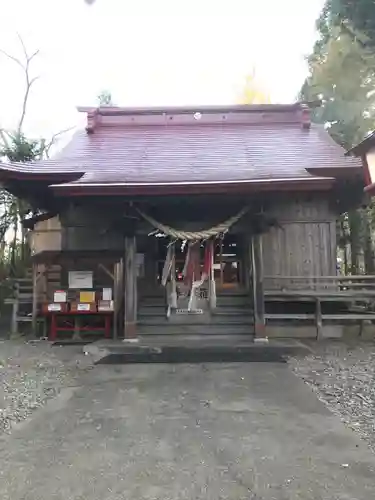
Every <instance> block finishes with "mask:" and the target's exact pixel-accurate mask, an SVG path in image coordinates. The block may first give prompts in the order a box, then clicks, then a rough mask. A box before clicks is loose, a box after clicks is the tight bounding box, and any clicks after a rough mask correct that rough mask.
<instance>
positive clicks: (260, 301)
mask: <svg viewBox="0 0 375 500" xmlns="http://www.w3.org/2000/svg"><path fill="white" fill-rule="evenodd" d="M251 262H252V271H253V279H252V285H253V300H254V329H255V340H258V341H265V340H266V339H267V336H266V324H265V304H264V285H263V249H262V235H261V234H254V235H253V236H252V238H251Z"/></svg>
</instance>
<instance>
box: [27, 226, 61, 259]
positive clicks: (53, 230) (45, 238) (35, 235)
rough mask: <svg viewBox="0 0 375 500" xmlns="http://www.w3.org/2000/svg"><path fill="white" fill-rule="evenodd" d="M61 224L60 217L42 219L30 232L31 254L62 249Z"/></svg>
mask: <svg viewBox="0 0 375 500" xmlns="http://www.w3.org/2000/svg"><path fill="white" fill-rule="evenodd" d="M61 234H62V233H61V224H60V219H59V218H58V217H53V218H52V219H49V220H45V221H40V222H37V223H36V224H35V227H34V230H33V231H30V232H29V233H28V238H29V245H30V250H31V254H32V255H35V254H37V253H40V252H46V251H47V252H48V251H60V250H61V239H62V238H61Z"/></svg>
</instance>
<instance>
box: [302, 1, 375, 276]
mask: <svg viewBox="0 0 375 500" xmlns="http://www.w3.org/2000/svg"><path fill="white" fill-rule="evenodd" d="M339 7H340V1H338V0H328V1H327V2H326V5H325V7H324V9H323V11H322V13H321V16H320V18H319V19H318V21H317V28H318V32H319V38H318V40H317V42H316V44H315V46H314V50H313V53H312V54H311V55H310V56H309V58H308V63H309V70H310V74H309V76H308V78H307V79H306V81H305V83H304V85H303V87H302V89H301V96H300V97H301V99H305V100H308V101H311V100H316V99H320V100H321V102H322V106H321V107H320V108H316V109H314V111H313V120H314V121H315V122H317V123H321V124H324V125H325V126H326V127H327V128H328V130H329V132H330V134H331V135H332V137H333V138H334V139H335V140H336V142H338V143H339V144H341V145H343V146H344V147H345V148H350V147H352V146H353V145H354V144H355V143H357V142H359V141H360V140H361V139H362V138H363V137H364V136H365V135H366V134H367V133H368V132H369V131H370V130H372V129H373V128H374V124H375V116H374V109H375V108H374V104H375V101H374V99H375V93H374V92H373V89H374V88H375V87H374V83H375V75H374V70H373V68H374V67H375V65H374V60H375V57H374V56H373V54H371V52H370V51H369V50H368V49H367V48H366V47H364V45H363V43H362V42H361V40H359V39H357V38H356V37H354V36H353V31H352V30H348V29H347V26H346V25H347V21H345V20H344V14H345V12H344V11H343V12H341V11H340V10H339ZM348 196H349V195H348ZM374 220H375V219H374V218H373V209H372V207H370V208H369V209H368V210H354V211H350V212H349V213H347V214H344V215H343V216H342V219H341V221H340V224H339V225H338V228H339V239H338V240H339V242H340V243H341V245H342V247H343V248H344V249H345V250H346V249H347V247H348V245H349V246H350V250H351V252H350V254H351V258H350V260H351V263H350V265H349V266H348V267H350V270H351V271H352V272H353V273H355V272H358V271H359V269H360V267H361V266H360V254H361V253H362V251H363V253H364V261H365V267H366V271H367V272H375V252H374V249H373V247H374V245H373V242H372V239H373V237H372V233H373V227H374ZM344 260H348V259H346V258H344Z"/></svg>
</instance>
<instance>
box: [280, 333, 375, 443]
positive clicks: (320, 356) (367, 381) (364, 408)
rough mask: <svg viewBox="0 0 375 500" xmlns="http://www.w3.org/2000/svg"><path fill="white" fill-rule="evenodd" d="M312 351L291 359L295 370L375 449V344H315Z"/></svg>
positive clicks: (322, 399) (291, 364) (333, 410)
mask: <svg viewBox="0 0 375 500" xmlns="http://www.w3.org/2000/svg"><path fill="white" fill-rule="evenodd" d="M309 347H310V348H311V350H312V353H311V354H309V355H307V356H305V357H294V358H290V359H289V364H290V366H291V368H292V369H293V371H294V373H295V374H296V375H297V376H298V377H300V378H302V379H303V380H304V381H305V383H306V384H308V385H309V386H310V387H312V389H313V390H314V392H315V393H316V394H317V396H318V398H319V399H320V400H321V401H323V402H324V403H325V404H326V405H327V407H328V408H329V409H330V410H331V411H332V412H333V413H335V414H336V415H338V416H339V417H340V418H341V420H342V421H343V422H345V424H346V425H347V426H348V427H350V428H351V429H353V430H354V431H356V432H358V433H359V435H360V436H361V437H362V438H363V439H364V440H366V441H367V442H368V444H369V446H370V448H371V449H372V451H375V344H374V343H365V342H361V343H357V344H356V345H350V344H346V343H344V342H341V341H331V342H328V341H327V342H322V343H319V344H317V343H311V344H310V346H309Z"/></svg>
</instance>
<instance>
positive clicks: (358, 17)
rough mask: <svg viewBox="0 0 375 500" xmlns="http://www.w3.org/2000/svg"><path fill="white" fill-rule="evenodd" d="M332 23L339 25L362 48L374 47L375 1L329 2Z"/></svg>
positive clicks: (334, 0) (333, 0)
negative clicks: (359, 43) (360, 43)
mask: <svg viewBox="0 0 375 500" xmlns="http://www.w3.org/2000/svg"><path fill="white" fill-rule="evenodd" d="M328 3H329V7H330V12H331V15H332V22H334V23H335V24H337V25H341V26H342V27H343V28H345V29H346V31H347V32H349V33H351V34H352V36H354V37H356V36H357V37H359V38H360V39H361V40H362V43H363V45H364V46H367V47H371V48H374V47H375V0H331V1H330V2H328Z"/></svg>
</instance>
